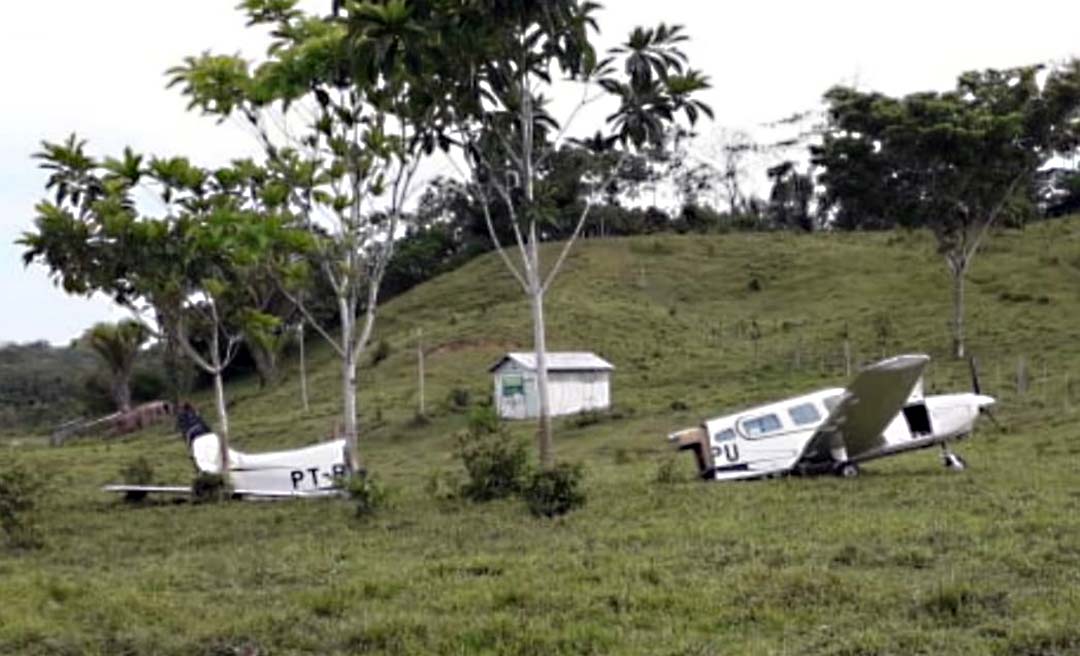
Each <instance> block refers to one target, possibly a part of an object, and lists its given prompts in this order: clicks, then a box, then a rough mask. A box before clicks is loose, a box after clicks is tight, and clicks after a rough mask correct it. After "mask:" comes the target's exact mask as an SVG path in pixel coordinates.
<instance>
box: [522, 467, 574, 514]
mask: <svg viewBox="0 0 1080 656" xmlns="http://www.w3.org/2000/svg"><path fill="white" fill-rule="evenodd" d="M584 479H585V470H584V469H583V468H582V466H581V465H580V464H573V465H571V464H569V463H565V462H563V463H559V464H557V465H555V466H554V467H553V468H551V469H545V470H542V471H538V472H536V473H534V474H533V475H532V476H531V477H530V478H529V481H528V484H527V485H526V486H525V488H524V489H523V490H522V497H523V498H524V499H525V503H526V504H528V506H529V511H530V512H532V514H533V515H536V516H537V517H556V516H559V515H565V514H566V513H568V512H570V511H571V510H574V509H577V508H580V507H581V506H584V505H585V492H584V490H583V489H582V483H583V481H584Z"/></svg>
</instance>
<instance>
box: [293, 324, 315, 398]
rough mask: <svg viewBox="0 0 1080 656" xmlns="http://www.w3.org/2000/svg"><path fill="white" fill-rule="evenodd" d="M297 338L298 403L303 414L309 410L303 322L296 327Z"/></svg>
mask: <svg viewBox="0 0 1080 656" xmlns="http://www.w3.org/2000/svg"><path fill="white" fill-rule="evenodd" d="M296 332H297V337H298V339H299V340H300V401H301V403H303V404H304V412H308V410H310V409H311V408H310V406H309V405H308V391H307V362H306V361H305V358H304V320H303V319H301V320H300V325H299V326H297V327H296Z"/></svg>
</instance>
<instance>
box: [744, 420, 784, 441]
mask: <svg viewBox="0 0 1080 656" xmlns="http://www.w3.org/2000/svg"><path fill="white" fill-rule="evenodd" d="M780 428H781V425H780V418H779V417H777V416H776V415H763V416H761V417H755V418H753V419H750V420H749V421H745V422H743V429H744V430H745V431H746V436H747V437H761V436H762V435H765V434H767V433H775V432H776V431H778V430H780Z"/></svg>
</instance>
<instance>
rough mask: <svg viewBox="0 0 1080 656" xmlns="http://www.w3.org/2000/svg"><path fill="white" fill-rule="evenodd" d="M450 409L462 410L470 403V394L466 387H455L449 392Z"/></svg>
mask: <svg viewBox="0 0 1080 656" xmlns="http://www.w3.org/2000/svg"><path fill="white" fill-rule="evenodd" d="M449 400H450V407H451V408H453V409H454V410H464V409H465V408H468V407H469V403H470V402H471V401H472V392H470V391H469V389H468V388H467V387H455V388H454V389H452V390H450V399H449Z"/></svg>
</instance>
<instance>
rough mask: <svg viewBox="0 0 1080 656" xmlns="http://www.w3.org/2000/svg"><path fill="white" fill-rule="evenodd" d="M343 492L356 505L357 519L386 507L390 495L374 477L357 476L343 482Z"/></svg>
mask: <svg viewBox="0 0 1080 656" xmlns="http://www.w3.org/2000/svg"><path fill="white" fill-rule="evenodd" d="M345 492H346V494H348V495H349V498H350V499H352V501H353V503H355V504H356V516H357V517H370V516H371V515H374V514H375V513H377V512H378V511H379V510H382V509H383V508H385V507H386V506H387V505H388V501H389V499H390V493H389V491H388V490H387V489H386V487H385V486H384V485H383V484H382V483H380V482H379V481H378V480H376V479H375V477H374V476H368V475H366V474H358V475H356V476H352V477H350V478H348V479H347V480H346V481H345Z"/></svg>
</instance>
